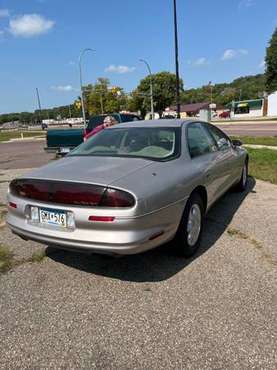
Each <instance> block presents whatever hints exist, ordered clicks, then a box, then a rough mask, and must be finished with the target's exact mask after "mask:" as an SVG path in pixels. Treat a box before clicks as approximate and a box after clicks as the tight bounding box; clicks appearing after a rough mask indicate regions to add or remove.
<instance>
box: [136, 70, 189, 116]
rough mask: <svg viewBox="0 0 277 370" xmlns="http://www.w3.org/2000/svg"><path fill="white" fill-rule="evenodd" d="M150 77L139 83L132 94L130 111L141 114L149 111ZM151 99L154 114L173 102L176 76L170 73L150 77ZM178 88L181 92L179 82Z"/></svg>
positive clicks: (181, 84) (181, 85) (181, 86)
mask: <svg viewBox="0 0 277 370" xmlns="http://www.w3.org/2000/svg"><path fill="white" fill-rule="evenodd" d="M150 78H151V77H150V76H147V77H145V78H144V79H143V80H141V81H140V83H139V85H138V87H137V88H136V89H135V90H134V91H133V92H132V99H133V100H132V102H129V104H132V106H133V108H135V109H132V110H140V111H141V112H142V114H145V113H146V112H149V111H150V105H151V99H150ZM152 79H153V97H154V106H155V111H156V112H159V113H161V112H163V111H164V109H165V108H166V107H168V106H170V105H171V104H173V103H174V102H175V94H176V76H175V74H173V73H170V72H159V73H156V74H154V75H152ZM180 88H181V91H183V81H182V80H181V81H180Z"/></svg>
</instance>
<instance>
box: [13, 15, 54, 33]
mask: <svg viewBox="0 0 277 370" xmlns="http://www.w3.org/2000/svg"><path fill="white" fill-rule="evenodd" d="M54 24H55V22H53V21H51V20H49V19H45V18H44V17H43V16H41V15H39V14H24V15H21V16H17V17H15V18H13V19H11V20H10V26H9V30H10V32H11V33H12V34H13V35H14V36H22V37H32V36H37V35H41V34H43V33H46V32H48V31H49V30H51V28H53V26H54Z"/></svg>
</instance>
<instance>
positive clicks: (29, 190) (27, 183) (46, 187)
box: [10, 179, 105, 206]
mask: <svg viewBox="0 0 277 370" xmlns="http://www.w3.org/2000/svg"><path fill="white" fill-rule="evenodd" d="M104 191H105V188H104V187H103V186H98V185H90V184H79V183H67V182H62V181H46V180H32V179H19V180H13V181H12V182H11V184H10V192H11V194H13V195H16V196H19V197H22V198H28V199H34V200H38V201H41V202H51V203H58V204H72V205H83V206H98V205H99V203H100V201H101V199H102V195H103V193H104Z"/></svg>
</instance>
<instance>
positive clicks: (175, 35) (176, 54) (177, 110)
mask: <svg viewBox="0 0 277 370" xmlns="http://www.w3.org/2000/svg"><path fill="white" fill-rule="evenodd" d="M173 6H174V39H175V67H176V112H177V118H180V112H181V105H180V77H179V55H178V25H177V6H176V0H173Z"/></svg>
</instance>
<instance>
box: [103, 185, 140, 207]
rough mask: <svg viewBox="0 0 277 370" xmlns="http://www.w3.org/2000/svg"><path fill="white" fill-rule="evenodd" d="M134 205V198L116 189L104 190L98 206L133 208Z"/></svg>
mask: <svg viewBox="0 0 277 370" xmlns="http://www.w3.org/2000/svg"><path fill="white" fill-rule="evenodd" d="M134 205H135V198H134V197H133V196H132V195H131V194H130V193H127V192H126V191H122V190H117V189H110V188H108V189H106V191H105V193H104V194H103V197H102V200H101V203H100V206H102V207H112V208H115V207H118V208H122V207H133V206H134Z"/></svg>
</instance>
